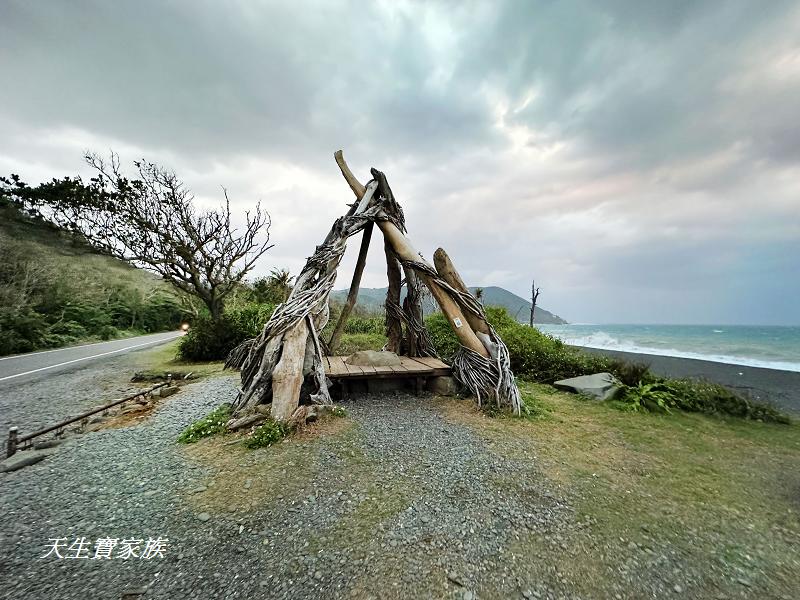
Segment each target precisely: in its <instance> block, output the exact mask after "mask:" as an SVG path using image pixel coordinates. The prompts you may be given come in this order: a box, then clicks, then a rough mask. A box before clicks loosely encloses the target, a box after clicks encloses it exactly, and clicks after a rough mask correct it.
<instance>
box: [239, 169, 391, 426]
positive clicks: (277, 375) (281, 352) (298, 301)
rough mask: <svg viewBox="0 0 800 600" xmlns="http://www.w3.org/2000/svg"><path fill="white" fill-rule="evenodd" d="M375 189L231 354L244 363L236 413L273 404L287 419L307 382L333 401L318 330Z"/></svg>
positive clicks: (312, 398)
mask: <svg viewBox="0 0 800 600" xmlns="http://www.w3.org/2000/svg"><path fill="white" fill-rule="evenodd" d="M376 189H377V183H376V182H375V183H372V184H370V186H369V187H368V188H366V189H365V193H364V195H363V196H362V198H361V199H360V200H359V202H357V203H355V204H353V205H352V206H351V207H350V210H349V211H348V213H347V214H346V215H345V216H343V217H340V218H339V219H337V220H336V222H335V223H334V224H333V227H332V228H331V230H330V232H329V233H328V235H327V236H326V237H325V240H324V241H323V243H322V244H321V245H320V246H317V248H316V251H315V252H314V255H313V256H312V257H311V258H309V259H308V261H307V262H306V265H305V267H304V268H303V270H302V271H301V272H300V275H299V276H298V278H297V282H296V283H295V286H294V289H293V290H292V293H291V294H290V295H289V298H288V300H287V301H286V302H284V303H283V304H281V305H280V306H278V308H277V309H276V310H275V313H274V314H273V315H272V317H271V318H270V320H269V321H268V322H267V324H266V325H265V326H264V329H263V331H262V332H261V335H260V336H259V337H258V338H256V339H255V340H252V341H250V342H248V343H246V344H243V345H242V346H240V347H239V348H236V349H235V350H234V352H233V353H232V355H231V357H229V360H228V364H230V365H231V366H239V365H241V370H242V391H241V392H240V394H239V396H238V397H237V399H236V401H235V402H234V416H240V415H241V414H242V413H244V412H246V411H248V410H249V409H251V408H253V407H254V406H255V405H257V404H264V403H272V407H271V409H270V410H271V414H272V416H273V418H275V419H277V420H284V421H285V420H288V418H289V417H290V416H291V415H292V414H293V413H294V411H295V410H296V409H297V406H298V404H299V402H300V400H301V398H300V394H301V390H302V389H304V386H303V383H304V382H306V383H308V385H307V386H305V387H307V388H308V389H309V392H308V395H307V398H306V400H307V401H308V402H313V403H318V404H330V403H331V399H330V395H329V394H328V387H327V381H326V378H325V371H324V368H323V366H322V348H321V344H320V341H319V337H318V331H319V330H321V329H322V328H323V327H324V326H325V323H326V322H327V319H328V296H329V294H330V291H331V289H332V288H333V283H334V281H335V280H336V270H337V268H338V267H339V263H340V262H341V260H342V256H343V255H344V251H345V248H346V246H347V239H348V238H349V237H350V236H352V235H354V234H356V233H358V232H359V231H361V230H362V229H363V228H364V227H365V226H366V225H367V224H368V223H371V222H372V221H373V218H374V217H373V215H371V214H368V212H369V207H370V202H371V200H372V197H373V194H374V193H375V190H376ZM373 212H375V211H374V210H373Z"/></svg>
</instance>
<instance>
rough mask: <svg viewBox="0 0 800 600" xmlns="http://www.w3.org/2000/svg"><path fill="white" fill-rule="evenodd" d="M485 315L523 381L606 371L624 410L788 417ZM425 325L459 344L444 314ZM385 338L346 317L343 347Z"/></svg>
mask: <svg viewBox="0 0 800 600" xmlns="http://www.w3.org/2000/svg"><path fill="white" fill-rule="evenodd" d="M486 316H487V318H488V320H489V322H490V323H491V324H492V326H493V327H494V328H495V329H496V330H497V332H498V333H499V334H500V336H501V337H502V339H503V341H504V342H505V343H506V346H507V347H508V351H509V354H510V357H511V368H512V370H513V371H514V374H515V375H516V376H517V377H518V378H520V379H521V380H523V381H529V382H535V383H542V384H552V383H553V382H555V381H558V380H559V379H567V378H570V377H578V376H580V375H589V374H592V373H600V372H608V373H611V374H613V375H614V376H615V377H617V378H618V379H619V380H620V382H621V383H622V384H623V385H624V387H623V390H622V393H621V394H619V395H618V396H617V397H616V398H615V399H614V400H611V401H610V402H609V403H610V405H611V406H613V407H615V408H619V409H621V410H623V411H635V412H665V413H669V412H670V411H671V410H682V411H686V412H699V413H705V414H712V415H714V414H716V415H729V416H734V417H740V418H745V419H752V420H760V421H772V422H778V423H788V422H789V418H788V417H787V416H786V415H785V414H783V413H782V412H781V411H779V410H777V409H776V408H774V407H772V406H770V405H767V404H763V403H758V402H754V401H753V400H751V399H749V398H746V397H744V396H742V395H741V394H738V393H736V392H734V391H732V390H730V389H728V388H726V387H725V386H722V385H719V384H716V383H713V382H710V381H701V380H694V379H673V378H663V377H659V376H656V375H655V374H653V373H652V372H651V371H650V370H649V369H648V367H647V365H644V364H636V363H630V362H627V361H623V360H620V359H617V358H611V357H608V356H603V355H600V354H589V353H586V352H581V351H580V349H578V348H575V347H572V346H568V345H567V344H565V343H564V342H562V341H561V340H558V339H556V338H554V337H552V336H550V335H548V334H546V333H543V332H541V331H539V330H538V329H536V328H535V327H529V326H526V325H523V324H521V323H519V322H517V321H516V320H515V319H514V318H512V317H511V315H509V314H508V312H507V311H506V310H505V309H504V308H502V307H496V306H488V307H486ZM425 325H426V327H427V328H428V332H429V333H430V336H431V339H432V341H433V344H434V347H435V348H436V351H437V353H438V354H439V355H440V356H441V357H442V358H443V359H444V360H449V359H450V358H451V357H452V356H453V355H454V354H455V352H456V350H457V349H458V340H457V339H456V337H455V335H454V334H453V333H452V329H451V327H450V324H449V323H448V322H447V319H446V318H445V316H444V315H442V314H441V313H434V314H433V315H430V316H428V317H427V318H426V319H425ZM385 343H386V337H385V335H384V334H383V321H382V318H381V317H376V316H367V317H351V318H350V319H349V320H348V322H347V325H346V327H345V336H344V337H343V340H342V348H347V349H348V350H350V349H352V351H355V350H380V349H381V348H382V347H383V345H384V344H385ZM343 353H346V352H343Z"/></svg>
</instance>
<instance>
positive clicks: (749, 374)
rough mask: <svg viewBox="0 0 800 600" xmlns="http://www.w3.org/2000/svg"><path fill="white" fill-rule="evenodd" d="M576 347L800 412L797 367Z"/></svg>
mask: <svg viewBox="0 0 800 600" xmlns="http://www.w3.org/2000/svg"><path fill="white" fill-rule="evenodd" d="M574 348H578V349H579V350H581V351H582V352H588V353H590V354H603V355H606V356H612V357H615V358H622V359H624V360H627V361H629V362H639V363H645V364H647V365H650V369H651V370H652V371H653V373H655V374H656V375H661V376H662V377H676V378H682V377H690V378H693V379H707V380H709V381H713V382H715V383H720V384H722V385H724V386H725V387H728V388H731V389H732V390H735V391H737V392H742V393H744V394H745V395H746V396H748V397H750V398H752V399H753V400H756V401H758V402H766V403H769V404H773V405H775V406H776V407H778V408H780V409H781V410H784V411H786V412H788V413H791V414H793V415H794V416H800V373H798V372H796V371H780V370H778V369H768V368H766V367H748V366H744V365H734V364H730V363H721V362H713V361H709V360H700V359H696V358H683V357H676V356H662V355H659V354H639V353H635V352H622V351H619V350H602V349H599V348H587V347H584V346H574Z"/></svg>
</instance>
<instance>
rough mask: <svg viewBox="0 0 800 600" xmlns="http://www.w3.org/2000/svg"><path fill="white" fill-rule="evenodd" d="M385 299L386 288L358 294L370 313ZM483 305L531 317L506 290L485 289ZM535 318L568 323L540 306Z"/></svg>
mask: <svg viewBox="0 0 800 600" xmlns="http://www.w3.org/2000/svg"><path fill="white" fill-rule="evenodd" d="M469 289H470V291H471V292H472V293H475V290H476V289H477V288H475V287H470V288H469ZM402 297H403V298H404V297H405V289H403V294H402ZM331 298H332V299H333V300H335V301H337V302H344V301H345V300H346V299H347V290H334V291H333V292H331ZM385 299H386V288H361V289H360V290H359V292H358V303H357V306H359V307H361V308H363V309H364V310H365V311H368V312H373V311H374V312H378V311H381V310H383V301H384V300H385ZM483 303H484V305H486V306H502V307H503V308H505V309H506V310H507V311H508V314H510V315H511V316H512V317H514V318H516V319H517V320H518V321H521V322H523V323H527V322H528V319H529V317H530V311H531V303H530V302H529V301H527V300H525V299H524V298H520V297H519V296H517V295H516V294H514V293H512V292H509V291H508V290H507V289H505V288H501V287H497V286H489V287H485V288H483ZM423 308H424V310H425V313H426V314H429V313H431V312H434V311H435V310H437V308H436V307H435V306H433V305H431V303H425V304H424V305H423ZM534 316H535V321H536V323H542V324H546V325H562V324H564V323H566V321H565V320H564V319H562V318H561V317H559V316H558V315H555V314H553V313H551V312H550V311H548V310H545V309H543V308H540V307H539V306H537V307H536V314H535V315H534Z"/></svg>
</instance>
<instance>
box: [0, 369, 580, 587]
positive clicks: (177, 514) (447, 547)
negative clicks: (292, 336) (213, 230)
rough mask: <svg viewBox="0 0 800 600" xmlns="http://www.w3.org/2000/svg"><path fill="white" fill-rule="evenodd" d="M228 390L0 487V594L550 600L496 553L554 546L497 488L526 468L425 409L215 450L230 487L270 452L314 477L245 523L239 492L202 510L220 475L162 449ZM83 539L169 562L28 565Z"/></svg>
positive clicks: (560, 510)
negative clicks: (226, 462)
mask: <svg viewBox="0 0 800 600" xmlns="http://www.w3.org/2000/svg"><path fill="white" fill-rule="evenodd" d="M236 383H237V380H236V379H234V378H228V377H222V378H217V379H211V380H207V381H204V382H200V383H196V384H192V385H189V386H186V387H185V388H184V389H183V391H182V392H181V393H179V394H178V395H176V396H174V397H172V398H170V399H169V400H168V401H167V402H166V403H164V404H163V405H162V406H161V407H160V408H159V409H158V410H157V411H156V412H155V413H154V414H153V415H152V417H151V418H150V419H149V420H148V421H147V422H146V423H145V424H142V425H138V426H134V427H127V428H122V429H109V430H103V431H99V432H95V433H89V434H85V435H83V436H76V437H72V438H69V439H68V441H67V442H65V443H64V444H63V445H62V446H61V447H60V448H59V451H58V452H57V453H56V454H54V455H53V456H50V457H49V458H47V459H46V460H45V461H43V462H41V463H38V464H36V465H33V466H31V467H27V468H25V469H23V470H21V471H17V472H13V473H3V474H0V488H1V493H2V505H3V506H4V507H5V509H4V511H3V513H2V514H0V531H1V532H2V540H0V565H2V566H0V577H1V578H2V580H3V581H4V582H5V590H4V591H5V592H6V593H8V594H9V596H13V597H16V598H79V597H81V598H82V597H85V596H86V594H87V592H90V591H91V594H92V597H104V598H117V597H120V596H121V595H122V594H123V593H125V592H126V591H127V592H139V593H143V594H144V595H143V596H141V597H148V598H149V597H153V598H173V599H174V598H196V597H209V598H211V597H213V598H246V597H263V598H320V597H322V598H327V597H386V596H404V595H406V594H407V593H408V592H409V590H411V589H414V590H416V592H415V595H416V596H417V597H442V596H452V597H465V598H470V597H477V596H476V594H477V592H478V591H479V590H494V591H495V594H496V595H501V596H507V595H511V596H516V597H522V596H521V593H522V592H523V591H524V592H525V593H526V594H528V595H529V596H530V597H546V596H548V595H549V591H548V589H547V588H546V586H545V587H543V586H541V585H539V586H538V587H537V583H536V582H528V581H525V580H523V579H521V578H520V577H519V575H518V573H517V571H519V569H518V566H519V563H520V561H521V560H524V561H527V560H528V559H527V558H525V557H520V556H517V555H515V554H513V552H512V551H510V550H509V548H511V547H512V546H513V544H514V543H515V541H516V540H518V539H519V535H520V532H526V533H527V532H529V531H536V532H539V533H541V535H543V536H548V537H549V536H551V535H554V536H558V535H559V534H558V533H557V532H558V531H559V530H560V529H561V528H563V527H564V524H565V523H567V522H568V521H569V520H570V518H571V515H570V509H569V507H568V506H567V505H566V504H565V502H564V501H563V499H560V498H559V497H558V496H557V494H555V493H554V492H553V490H551V489H548V488H547V487H546V486H544V485H543V479H542V478H533V477H520V478H518V480H517V481H516V482H515V483H514V484H513V485H500V484H498V482H499V481H502V480H503V478H504V474H509V473H529V472H530V461H529V460H527V459H526V457H520V458H519V459H515V460H510V459H507V458H502V457H499V456H497V455H495V454H493V453H491V452H489V451H488V450H487V449H486V448H485V446H484V445H483V443H482V442H481V441H480V440H479V439H477V438H476V437H475V436H474V435H473V434H472V433H471V432H470V431H469V429H468V428H467V427H465V426H463V425H456V424H452V423H449V422H447V421H446V420H445V419H443V418H442V416H441V414H440V412H439V411H438V410H437V409H436V407H435V406H434V404H433V403H431V402H430V399H427V400H426V399H420V398H413V397H408V396H381V397H375V396H371V397H369V399H368V401H364V400H362V401H360V402H357V403H355V404H353V405H350V406H348V410H349V411H350V415H351V419H345V420H343V421H344V422H345V423H346V425H347V426H346V428H345V432H344V433H343V434H341V435H330V436H325V435H322V436H317V437H316V438H313V439H307V440H304V439H302V438H301V439H299V440H290V441H288V442H285V443H283V444H281V445H279V447H275V448H271V449H265V450H259V451H254V452H246V451H243V450H239V449H234V448H233V447H224V446H222V448H224V450H225V451H226V452H227V453H229V455H230V456H229V458H230V457H234V458H233V460H235V461H238V462H237V463H236V464H238V465H239V466H240V467H241V468H242V469H243V470H246V469H259V468H260V467H261V466H264V465H268V464H269V463H270V461H271V460H273V457H274V456H275V452H276V451H277V450H278V449H279V448H281V447H285V449H282V448H281V450H280V452H282V453H283V455H285V456H284V458H286V457H288V458H290V459H292V460H303V459H307V460H308V462H309V464H308V465H306V466H307V467H308V466H310V467H311V469H310V470H308V469H306V470H298V471H297V472H293V471H290V472H289V474H288V475H286V474H285V469H284V471H283V472H282V473H284V475H283V476H284V477H285V478H286V480H285V481H282V482H281V481H278V479H279V477H278V478H275V477H273V478H272V479H271V481H272V482H273V483H275V484H277V485H276V486H274V487H275V489H276V490H278V491H280V490H285V494H286V497H285V498H283V496H278V498H280V500H279V501H275V497H274V496H273V498H272V500H271V501H269V502H264V504H259V503H258V502H253V504H257V506H253V505H252V504H251V505H250V506H246V507H245V509H244V510H237V509H236V506H238V505H237V504H236V502H234V500H237V501H238V500H240V499H241V498H242V497H244V498H247V497H249V493H248V488H249V487H251V486H252V485H253V484H252V480H251V479H248V480H247V481H246V482H245V483H244V485H242V487H241V489H232V490H230V491H229V492H228V491H227V490H220V489H219V487H220V484H217V487H218V492H224V493H230V496H231V499H232V502H233V504H232V508H231V509H230V510H225V509H221V508H220V507H219V506H216V508H215V505H214V504H213V503H209V504H208V507H209V508H207V509H206V510H204V506H205V505H204V504H203V502H204V500H203V497H204V493H202V492H204V491H205V490H208V489H209V487H211V488H212V489H213V486H214V483H215V476H218V475H220V472H221V471H224V470H225V468H222V467H220V466H219V465H215V464H213V463H207V464H203V462H202V461H198V460H196V459H195V458H194V457H193V456H192V453H191V451H190V450H187V447H185V446H179V445H177V444H175V443H174V440H175V438H176V437H177V435H178V434H179V433H180V431H181V430H182V429H183V428H184V427H185V426H186V425H187V424H188V423H190V422H192V421H193V420H196V419H197V418H199V417H201V416H203V415H205V414H207V413H208V412H209V411H210V410H211V409H212V408H214V407H216V406H217V405H219V404H220V403H222V402H224V401H229V400H230V399H231V398H232V396H233V395H234V394H235V386H236ZM48 418H49V417H48ZM220 445H221V444H220ZM197 446H201V445H200V444H199V445H197ZM287 453H288V454H287ZM276 460H277V459H276ZM287 460H288V459H287ZM283 464H288V465H292V464H294V463H292V462H291V461H290V462H288V463H283ZM293 476H294V477H295V479H299V478H302V479H303V481H299V482H298V481H295V482H292V481H291V478H292V477H293ZM260 483H261V482H259V484H260ZM258 487H259V486H258V485H256V486H254V489H257V488H258ZM192 492H197V493H196V495H195V496H192ZM187 497H189V498H191V500H189V501H187ZM254 497H256V496H255V495H254ZM262 500H263V495H262ZM82 536H83V537H85V538H86V539H87V540H89V541H93V540H96V539H98V538H104V537H108V538H119V539H123V538H144V539H145V540H146V539H148V538H158V537H162V538H168V539H169V545H168V547H167V551H166V552H165V554H164V558H158V557H156V558H152V559H150V560H141V559H139V560H136V559H128V560H123V559H119V558H117V559H113V560H86V559H85V560H69V559H63V560H59V559H56V558H53V557H50V558H41V557H42V556H43V555H44V554H45V552H46V551H47V544H48V540H49V539H50V538H67V542H68V543H69V544H71V543H72V542H73V541H74V539H75V538H78V537H82ZM554 539H555V538H554ZM62 554H67V551H66V549H64V550H62ZM528 588H530V589H531V591H530V594H529V593H528V592H529V589H528ZM199 590H202V592H199ZM403 590H405V591H403Z"/></svg>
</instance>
